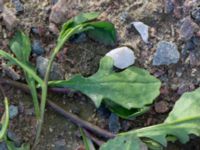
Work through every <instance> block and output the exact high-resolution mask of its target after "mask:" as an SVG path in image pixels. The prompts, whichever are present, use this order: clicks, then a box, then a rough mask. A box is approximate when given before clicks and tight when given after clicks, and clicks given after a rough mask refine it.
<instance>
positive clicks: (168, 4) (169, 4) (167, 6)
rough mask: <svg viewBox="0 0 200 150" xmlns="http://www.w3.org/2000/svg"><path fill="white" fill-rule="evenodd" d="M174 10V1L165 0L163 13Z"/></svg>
mask: <svg viewBox="0 0 200 150" xmlns="http://www.w3.org/2000/svg"><path fill="white" fill-rule="evenodd" d="M173 11H174V3H173V2H172V0H165V13H166V14H170V13H173Z"/></svg>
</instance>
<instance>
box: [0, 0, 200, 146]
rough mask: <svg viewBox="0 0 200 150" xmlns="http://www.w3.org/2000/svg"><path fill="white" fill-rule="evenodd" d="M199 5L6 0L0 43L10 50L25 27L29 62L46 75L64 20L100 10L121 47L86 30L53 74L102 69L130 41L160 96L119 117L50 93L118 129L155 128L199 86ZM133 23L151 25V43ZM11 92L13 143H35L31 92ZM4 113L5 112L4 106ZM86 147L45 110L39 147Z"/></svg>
mask: <svg viewBox="0 0 200 150" xmlns="http://www.w3.org/2000/svg"><path fill="white" fill-rule="evenodd" d="M199 3H200V1H199V0H181V1H179V0H162V1H160V0H151V1H147V0H123V1H122V0H73V1H72V0H58V1H57V0H23V1H20V0H12V1H6V0H5V1H4V7H3V5H2V4H3V1H2V0H0V12H1V13H0V18H1V20H0V48H1V49H4V50H6V51H8V50H9V47H8V43H9V39H10V38H11V37H12V35H13V33H14V31H16V30H17V29H20V30H23V31H25V32H26V33H27V34H28V35H29V36H30V38H31V42H32V57H31V62H32V63H34V64H35V65H36V66H37V69H38V71H39V74H40V75H42V74H44V72H42V71H43V70H44V69H43V68H41V67H45V65H44V66H43V65H42V64H45V58H48V56H49V54H50V51H51V50H52V49H53V47H54V46H55V43H56V38H57V34H58V32H59V28H60V26H61V24H62V23H63V22H65V21H66V20H67V19H69V18H71V17H73V16H75V15H76V14H78V13H80V12H88V11H100V12H102V14H101V16H100V19H101V20H107V21H111V22H112V23H114V24H115V27H116V29H117V33H118V41H117V43H116V45H115V46H113V47H106V46H104V45H102V44H100V43H96V42H94V41H91V40H90V39H89V38H87V36H86V35H85V34H81V35H79V36H77V37H75V38H74V39H71V41H70V42H68V43H66V45H65V47H64V48H63V50H62V51H61V52H60V53H59V54H58V55H57V57H56V60H55V63H56V64H55V65H56V66H57V67H55V69H56V70H54V72H57V73H56V74H55V73H53V74H52V75H51V76H52V78H54V79H56V78H59V79H61V78H66V79H67V78H69V77H70V76H71V75H73V74H76V73H81V74H83V75H85V76H88V75H91V74H92V73H94V72H95V71H96V70H97V68H98V63H99V60H100V58H101V57H103V56H104V55H105V54H106V53H107V52H108V51H109V50H111V49H113V48H115V47H118V46H128V47H130V48H132V50H133V51H134V53H135V56H136V62H135V64H134V65H135V66H138V67H141V68H145V69H147V70H148V71H149V72H150V73H151V74H153V75H154V76H156V77H158V78H159V79H160V80H161V81H162V87H161V94H160V96H159V97H158V98H157V99H156V101H155V103H154V105H153V106H152V108H151V110H150V111H149V112H148V113H146V114H144V115H142V116H141V117H138V118H137V119H136V120H134V121H125V120H121V119H119V118H118V117H116V116H115V115H113V114H110V112H107V110H105V108H100V109H99V110H96V109H95V108H94V105H93V104H92V102H91V101H90V100H89V99H87V98H86V97H84V96H82V95H80V94H71V95H62V94H61V95H58V96H55V95H54V94H50V95H49V98H51V99H52V100H54V101H56V102H57V103H58V104H60V105H61V106H62V107H64V108H65V109H66V110H68V111H71V112H73V113H75V114H77V115H79V116H80V117H82V118H84V119H85V120H89V121H90V122H92V123H94V124H97V125H98V126H100V127H102V128H105V129H107V130H110V131H113V132H119V131H126V130H129V129H134V128H138V127H144V126H149V125H153V124H157V123H160V122H162V121H163V120H164V119H165V118H166V117H167V114H168V112H169V111H170V110H171V109H172V108H173V105H174V103H175V102H176V100H177V99H178V98H179V97H180V95H181V94H183V93H184V92H186V91H191V90H194V89H195V88H197V87H199V82H200V72H199V69H198V68H199V65H200V59H199V56H200V51H199V47H200V44H199V43H200V32H199V31H200V30H199V24H200V15H199V14H200V8H199ZM135 21H140V22H143V23H144V24H145V25H147V26H148V42H145V41H143V39H142V38H141V35H140V34H139V33H138V32H137V30H136V29H135V28H134V25H133V22H135ZM140 27H141V28H142V30H143V31H144V30H145V28H144V27H143V26H140ZM159 47H161V48H159ZM159 49H161V50H159ZM169 50H170V51H169ZM167 52H168V53H167ZM165 56H167V58H166V57H165ZM1 64H2V65H1V66H0V69H1V77H9V78H12V79H14V80H18V81H21V82H24V77H23V75H22V72H21V70H20V69H19V68H16V67H10V68H7V67H5V66H4V65H3V64H4V61H3V60H1ZM40 70H41V71H40ZM5 90H6V94H7V95H8V96H9V98H10V100H11V105H12V107H13V108H14V109H12V113H14V114H13V115H14V117H13V118H12V119H11V125H10V132H11V133H13V134H14V135H13V134H11V135H12V136H13V137H12V138H13V141H15V143H16V144H19V145H20V144H21V143H23V142H33V140H34V138H33V137H34V134H35V126H34V125H35V119H34V112H33V105H32V103H31V99H30V96H29V95H26V94H24V93H23V92H22V91H20V90H18V89H15V88H12V87H9V86H8V87H7V86H6V87H5ZM86 107H87V111H86V110H85V108H86ZM16 109H17V110H16ZM0 112H1V113H2V112H3V105H2V104H1V105H0ZM113 124H114V125H115V126H113ZM199 143H200V141H199V140H198V139H193V140H191V142H190V143H188V144H186V145H181V144H179V143H176V144H173V145H169V147H168V148H167V149H169V150H172V149H175V150H182V149H185V150H188V149H192V150H199V149H200V145H199ZM81 145H82V140H81V138H80V133H79V132H78V128H77V127H76V126H74V125H73V124H71V123H70V122H68V121H66V120H64V119H63V118H62V117H60V116H59V115H57V114H55V113H54V112H53V111H52V110H51V109H48V108H47V113H46V116H45V125H44V127H43V133H42V138H41V142H40V144H39V146H38V149H40V150H47V149H49V150H56V149H59V150H60V149H67V150H68V149H69V150H74V149H77V148H78V147H80V146H81Z"/></svg>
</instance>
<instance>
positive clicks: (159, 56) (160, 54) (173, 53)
mask: <svg viewBox="0 0 200 150" xmlns="http://www.w3.org/2000/svg"><path fill="white" fill-rule="evenodd" d="M179 58H180V54H179V51H178V50H177V46H176V45H175V44H174V43H171V42H166V41H161V42H159V43H158V44H157V50H156V53H155V55H154V58H153V65H154V66H159V65H169V64H176V63H177V62H178V61H179Z"/></svg>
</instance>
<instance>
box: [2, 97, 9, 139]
mask: <svg viewBox="0 0 200 150" xmlns="http://www.w3.org/2000/svg"><path fill="white" fill-rule="evenodd" d="M4 105H5V112H4V115H3V117H2V119H1V124H2V126H1V131H0V140H2V139H3V138H5V136H6V133H7V129H8V126H9V104H8V98H7V97H5V98H4Z"/></svg>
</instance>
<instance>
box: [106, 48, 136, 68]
mask: <svg viewBox="0 0 200 150" xmlns="http://www.w3.org/2000/svg"><path fill="white" fill-rule="evenodd" d="M106 56H109V57H112V59H113V60H114V66H115V67H117V68H119V69H124V68H127V67H128V66H130V65H132V64H134V63H135V59H136V58H135V55H134V52H133V51H132V50H131V49H130V48H128V47H119V48H115V49H113V50H111V51H110V52H108V53H107V54H106Z"/></svg>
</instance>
